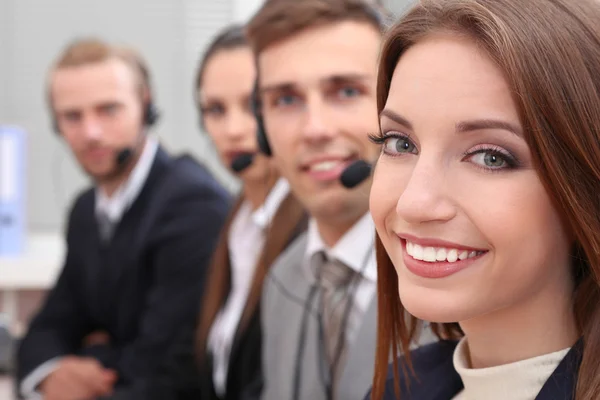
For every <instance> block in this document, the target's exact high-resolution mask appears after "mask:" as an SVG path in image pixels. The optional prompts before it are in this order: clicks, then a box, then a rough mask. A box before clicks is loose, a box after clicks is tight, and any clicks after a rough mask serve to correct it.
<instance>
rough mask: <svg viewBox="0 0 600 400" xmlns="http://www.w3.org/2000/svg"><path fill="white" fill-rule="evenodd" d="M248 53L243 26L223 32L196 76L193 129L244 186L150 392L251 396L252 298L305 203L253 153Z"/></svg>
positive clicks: (297, 225)
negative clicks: (196, 126)
mask: <svg viewBox="0 0 600 400" xmlns="http://www.w3.org/2000/svg"><path fill="white" fill-rule="evenodd" d="M255 80H256V71H255V65H254V57H253V55H252V52H251V50H250V48H249V46H248V45H247V43H246V39H245V37H244V31H243V29H242V27H239V26H233V27H229V28H227V29H225V30H224V31H222V32H221V33H220V34H219V35H218V36H217V37H216V38H215V39H214V41H213V42H212V43H211V44H210V45H209V47H208V50H207V51H206V52H205V54H204V56H203V58H202V60H201V62H200V66H199V68H198V74H197V78H196V87H195V98H196V101H197V104H198V107H199V110H200V119H201V126H202V127H203V128H204V130H205V131H206V132H208V134H209V136H210V138H211V140H212V142H213V143H214V145H215V147H216V150H217V152H218V154H219V157H220V159H221V161H222V163H223V164H225V165H226V166H228V167H230V169H231V171H232V172H233V173H234V174H236V175H237V176H238V177H239V179H240V180H241V183H242V189H241V194H240V196H239V198H238V200H237V202H236V205H235V206H234V208H233V211H232V213H231V215H230V217H229V220H228V221H227V223H226V224H225V227H224V229H223V231H222V234H221V237H220V239H219V242H218V244H217V247H216V250H215V254H214V256H213V260H212V263H211V267H210V269H209V271H208V275H207V278H206V288H205V292H204V293H205V295H204V298H203V299H202V303H201V311H200V314H199V319H198V321H197V325H196V326H195V327H193V329H188V330H186V331H183V332H182V335H181V339H180V340H179V341H178V344H177V346H175V347H174V348H173V349H172V350H173V351H172V354H171V357H170V359H169V360H168V362H167V363H166V364H165V365H164V368H163V369H162V371H160V374H159V376H158V377H157V380H156V384H157V385H156V387H155V388H154V389H153V390H152V391H151V393H149V396H151V397H152V398H156V399H164V400H169V399H178V400H183V399H194V400H196V399H202V400H217V399H219V400H225V399H226V400H236V399H242V398H243V399H248V398H257V397H258V394H259V391H260V383H261V381H260V378H261V333H260V315H259V310H260V298H261V293H262V285H263V281H264V280H265V279H267V278H266V276H267V272H268V269H269V267H270V265H271V264H272V263H273V261H274V260H275V258H276V257H277V256H278V255H279V254H280V253H281V252H282V251H283V250H284V249H285V248H286V247H287V245H289V244H290V243H291V242H292V241H293V240H294V238H295V237H296V236H298V235H299V234H300V233H301V232H303V231H304V229H305V228H306V217H305V213H304V210H303V208H302V207H301V205H300V204H299V203H298V202H297V200H296V199H295V197H294V196H293V195H292V194H291V192H290V191H289V187H288V184H287V182H286V181H285V180H283V179H282V178H280V177H279V174H278V173H277V171H276V170H275V169H274V168H273V166H272V164H271V161H270V160H269V158H268V157H266V156H263V155H261V154H260V152H259V151H258V143H257V140H256V138H257V136H256V129H257V122H256V119H255V117H254V114H253V111H252V92H253V88H254V83H255Z"/></svg>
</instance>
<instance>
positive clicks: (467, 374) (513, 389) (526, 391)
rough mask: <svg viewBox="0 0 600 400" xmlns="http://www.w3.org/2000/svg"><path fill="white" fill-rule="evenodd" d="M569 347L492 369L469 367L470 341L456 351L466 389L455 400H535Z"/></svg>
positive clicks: (455, 365) (463, 342)
mask: <svg viewBox="0 0 600 400" xmlns="http://www.w3.org/2000/svg"><path fill="white" fill-rule="evenodd" d="M568 352H569V348H567V349H563V350H560V351H556V352H554V353H550V354H544V355H542V356H538V357H534V358H529V359H527V360H522V361H517V362H514V363H510V364H505V365H499V366H497V367H490V368H477V369H474V368H470V367H469V361H468V360H469V357H468V347H467V341H466V339H465V338H463V339H462V340H461V341H460V342H459V344H458V346H457V347H456V349H455V350H454V358H453V362H454V368H455V369H456V372H458V374H459V375H460V377H461V379H462V381H463V384H464V386H465V388H464V390H463V391H462V392H460V393H459V394H457V395H456V396H455V397H454V398H453V399H452V400H481V399H485V400H506V399H510V400H534V399H535V398H536V396H537V395H538V393H539V392H540V390H542V387H543V386H544V384H545V383H546V381H547V380H548V379H549V378H550V375H552V372H554V370H555V369H556V367H558V364H560V362H561V361H562V359H563V358H564V357H565V356H566V355H567V353H568Z"/></svg>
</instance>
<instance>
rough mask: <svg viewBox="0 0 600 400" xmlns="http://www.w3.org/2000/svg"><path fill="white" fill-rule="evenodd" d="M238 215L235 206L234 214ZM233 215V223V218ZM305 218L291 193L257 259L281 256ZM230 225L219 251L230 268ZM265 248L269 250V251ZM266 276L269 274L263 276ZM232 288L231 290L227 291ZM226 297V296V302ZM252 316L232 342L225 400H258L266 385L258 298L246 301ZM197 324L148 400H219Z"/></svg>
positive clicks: (169, 361)
mask: <svg viewBox="0 0 600 400" xmlns="http://www.w3.org/2000/svg"><path fill="white" fill-rule="evenodd" d="M234 215H235V210H234V212H233V213H232V215H231V217H232V218H233V216H234ZM232 218H230V221H231V219H232ZM306 226H307V217H306V214H305V212H304V209H303V208H302V206H301V205H300V203H299V202H298V201H297V200H296V198H295V197H294V196H293V195H292V194H290V195H288V197H287V198H286V199H285V200H284V201H283V202H282V204H281V205H280V207H279V209H278V210H277V213H276V215H275V217H274V218H273V221H272V223H271V225H270V227H269V231H268V232H267V234H266V240H265V249H264V250H263V252H262V254H261V257H260V260H259V263H261V264H263V265H264V266H266V267H269V266H270V265H271V264H272V263H273V261H274V260H275V259H276V258H277V257H278V255H279V254H280V253H281V252H282V251H283V250H284V249H285V248H286V247H287V246H288V245H289V244H290V243H292V242H293V241H294V239H295V238H296V237H298V236H299V235H300V234H301V233H302V232H304V231H305V230H306ZM228 228H229V224H227V226H226V228H225V229H224V232H223V236H222V238H221V241H220V243H219V246H218V248H217V250H216V252H215V260H217V265H219V266H222V268H226V269H227V270H228V271H229V270H230V269H231V267H230V260H229V252H228V249H227V236H228V232H229V229H228ZM267 249H269V250H268V251H267ZM265 279H268V278H265ZM228 291H229V287H228V288H227V292H228ZM225 300H226V297H225V298H224V299H223V304H224V303H225ZM246 308H247V309H246V310H245V312H246V311H249V318H248V320H247V323H246V324H245V325H244V326H241V325H238V330H237V332H236V335H235V337H234V342H233V345H232V349H231V353H230V360H229V370H228V372H227V383H226V396H225V397H224V398H223V399H221V400H256V399H258V398H259V397H260V391H261V389H262V374H261V354H262V353H261V341H262V333H261V323H260V321H261V318H260V300H259V301H258V303H257V304H256V305H255V306H254V307H252V306H250V305H248V304H247V305H246ZM195 338H196V327H195V326H189V327H188V328H187V329H186V330H184V331H182V332H181V335H180V337H179V340H177V341H176V343H175V344H174V345H173V347H172V351H171V352H170V355H169V357H168V359H167V360H166V361H165V364H164V365H163V368H162V369H161V371H159V374H157V377H156V378H155V379H154V382H155V386H153V387H152V390H151V391H150V392H149V393H148V397H147V399H153V400H188V399H189V400H219V397H218V395H217V394H216V392H215V389H214V385H213V368H212V366H213V359H212V356H211V354H210V352H208V353H207V357H206V358H205V359H204V362H203V363H202V364H201V365H199V364H198V362H197V361H198V360H197V356H196V355H197V351H196V349H195V347H194V346H195V345H196V341H195Z"/></svg>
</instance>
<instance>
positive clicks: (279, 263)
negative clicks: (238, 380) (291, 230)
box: [261, 233, 436, 400]
mask: <svg viewBox="0 0 600 400" xmlns="http://www.w3.org/2000/svg"><path fill="white" fill-rule="evenodd" d="M306 245H307V235H306V233H304V234H302V235H301V236H299V237H298V238H297V239H296V241H295V242H294V243H292V244H291V245H290V246H289V247H288V248H287V250H286V251H285V252H284V253H282V254H281V255H280V256H279V258H278V259H277V260H276V261H275V263H274V264H273V265H272V267H271V269H270V274H269V276H268V277H267V279H265V283H264V289H263V290H264V291H263V297H262V310H261V316H262V329H263V351H262V355H263V361H262V362H263V374H264V387H263V392H262V397H261V399H262V400H293V399H294V392H295V389H294V377H295V375H296V366H297V365H299V371H300V377H301V378H300V381H299V385H298V388H299V396H298V399H302V400H321V399H323V400H325V399H326V398H327V396H326V392H325V386H324V384H323V377H324V374H323V373H321V371H320V369H319V363H320V357H321V356H320V354H319V351H320V349H319V347H320V346H319V340H318V334H317V332H318V330H317V329H318V328H317V326H318V325H317V323H318V319H317V318H318V306H317V305H318V304H319V301H320V297H319V296H320V294H319V291H317V293H316V295H315V296H314V299H313V301H312V302H311V304H310V305H307V304H306V301H307V299H308V297H309V292H310V291H311V286H313V285H316V281H315V280H314V279H311V278H310V277H308V276H307V274H306V272H305V270H304V267H303V262H304V256H305V252H306ZM306 306H308V310H309V313H308V315H307V319H306V320H307V329H306V340H305V343H304V348H303V351H301V352H299V341H300V335H301V331H302V322H303V316H304V314H305V312H304V310H305V308H306ZM376 315H377V296H374V297H373V300H372V301H371V304H370V305H369V307H368V309H367V311H366V313H365V315H364V318H363V321H362V325H361V327H360V328H359V332H358V335H357V336H356V338H355V340H354V342H353V343H351V345H350V348H349V349H348V355H347V359H346V364H345V366H344V371H343V373H342V376H341V378H340V381H339V384H338V385H337V389H336V391H337V393H336V400H354V399H356V400H362V399H363V398H364V397H365V394H366V393H367V392H368V390H369V388H370V387H371V383H372V379H373V369H374V363H375V344H376V330H377V317H376ZM434 340H436V339H435V338H434V336H433V334H432V333H431V331H430V330H429V329H425V330H424V331H423V333H422V334H421V336H420V338H419V343H420V344H421V345H422V344H425V343H430V342H432V341H434ZM299 353H300V355H299Z"/></svg>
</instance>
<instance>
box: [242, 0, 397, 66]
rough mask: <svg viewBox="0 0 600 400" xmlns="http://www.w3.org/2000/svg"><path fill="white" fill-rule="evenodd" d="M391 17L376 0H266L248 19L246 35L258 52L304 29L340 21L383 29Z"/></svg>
mask: <svg viewBox="0 0 600 400" xmlns="http://www.w3.org/2000/svg"><path fill="white" fill-rule="evenodd" d="M388 17H389V16H388V15H384V10H383V7H382V6H381V5H380V4H378V2H374V1H372V0H371V1H367V0H266V2H265V4H264V5H263V6H262V7H261V8H260V10H259V11H258V12H257V13H256V14H255V15H254V16H253V17H252V19H251V20H250V21H249V22H248V25H247V28H246V34H247V36H248V40H249V42H250V46H251V47H252V50H253V51H254V54H256V55H258V54H260V53H261V52H262V51H263V50H265V49H266V48H267V47H269V46H271V45H273V44H275V43H276V42H279V41H281V40H285V39H288V38H289V37H291V36H294V35H296V34H298V33H300V32H301V31H304V30H306V29H309V28H317V27H321V26H326V25H329V24H334V23H338V22H345V21H356V22H364V23H366V24H369V25H371V26H373V28H375V29H377V30H379V31H381V32H383V31H384V30H385V26H386V22H387V21H386V19H387V18H388Z"/></svg>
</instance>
